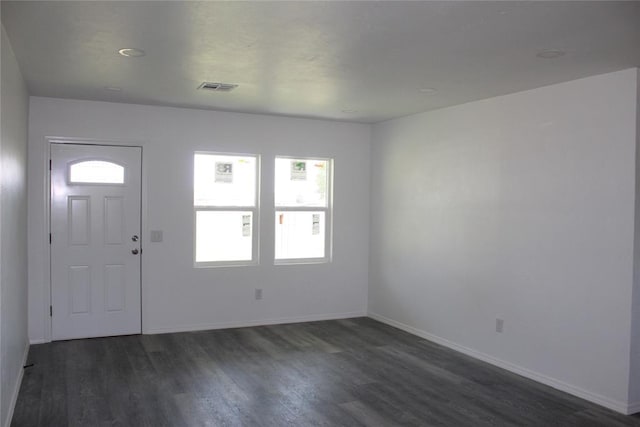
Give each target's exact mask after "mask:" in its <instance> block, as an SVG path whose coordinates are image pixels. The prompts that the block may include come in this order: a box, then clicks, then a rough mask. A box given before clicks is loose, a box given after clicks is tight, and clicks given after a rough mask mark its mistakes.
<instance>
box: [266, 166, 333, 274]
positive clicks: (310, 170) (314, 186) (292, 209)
mask: <svg viewBox="0 0 640 427" xmlns="http://www.w3.org/2000/svg"><path fill="white" fill-rule="evenodd" d="M331 166H332V161H331V160H329V159H299V158H297V159H296V158H287V157H276V162H275V209H276V211H275V214H276V215H275V261H276V264H294V263H296V264H297V263H307V262H327V261H329V252H330V246H331V245H330V242H331V240H330V239H331V227H330V224H331Z"/></svg>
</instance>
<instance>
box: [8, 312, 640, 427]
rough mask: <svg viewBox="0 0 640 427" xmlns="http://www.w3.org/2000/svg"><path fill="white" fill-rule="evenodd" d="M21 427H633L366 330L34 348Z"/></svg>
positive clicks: (318, 327) (371, 326) (386, 332)
mask: <svg viewBox="0 0 640 427" xmlns="http://www.w3.org/2000/svg"><path fill="white" fill-rule="evenodd" d="M29 363H33V364H34V366H33V367H30V368H26V369H25V376H24V380H23V383H22V388H21V389H20V394H19V397H18V402H17V405H16V409H15V414H14V418H13V421H12V423H11V425H12V426H14V427H19V426H46V427H55V426H153V427H159V426H289V425H290V426H316V425H325V426H402V425H407V426H456V427H458V426H473V427H481V426H640V417H635V416H634V417H627V416H622V415H619V414H616V413H614V412H611V411H609V410H607V409H604V408H601V407H598V406H596V405H593V404H591V403H588V402H586V401H584V400H581V399H578V398H575V397H572V396H570V395H567V394H564V393H561V392H558V391H556V390H553V389H551V388H549V387H546V386H543V385H541V384H538V383H535V382H533V381H530V380H527V379H524V378H522V377H519V376H517V375H514V374H511V373H509V372H506V371H504V370H501V369H499V368H496V367H493V366H491V365H488V364H486V363H483V362H480V361H477V360H475V359H472V358H470V357H467V356H464V355H461V354H460V353H456V352H454V351H452V350H449V349H446V348H444V347H441V346H439V345H436V344H434V343H431V342H429V341H426V340H423V339H421V338H418V337H415V336H413V335H410V334H407V333H405V332H403V331H400V330H398V329H395V328H392V327H390V326H387V325H384V324H382V323H379V322H376V321H375V320H372V319H368V318H358V319H348V320H337V321H326V322H311V323H298V324H290V325H277V326H262V327H253V328H240V329H226V330H215V331H205V332H189V333H177V334H164V335H136V336H126V337H113V338H96V339H88V340H75V341H65V342H54V343H50V344H41V345H34V346H32V347H31V349H30V352H29Z"/></svg>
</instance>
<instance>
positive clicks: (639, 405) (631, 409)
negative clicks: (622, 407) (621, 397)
mask: <svg viewBox="0 0 640 427" xmlns="http://www.w3.org/2000/svg"><path fill="white" fill-rule="evenodd" d="M636 412H640V402H635V403H630V404H628V405H627V415H631V414H635V413H636Z"/></svg>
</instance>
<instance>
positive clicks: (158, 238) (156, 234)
mask: <svg viewBox="0 0 640 427" xmlns="http://www.w3.org/2000/svg"><path fill="white" fill-rule="evenodd" d="M151 241H152V242H154V243H157V242H162V230H151Z"/></svg>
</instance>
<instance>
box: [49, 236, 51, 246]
mask: <svg viewBox="0 0 640 427" xmlns="http://www.w3.org/2000/svg"><path fill="white" fill-rule="evenodd" d="M49 244H51V233H49Z"/></svg>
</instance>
